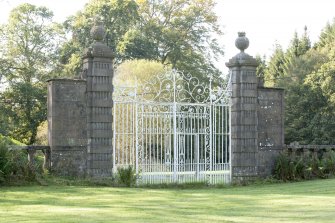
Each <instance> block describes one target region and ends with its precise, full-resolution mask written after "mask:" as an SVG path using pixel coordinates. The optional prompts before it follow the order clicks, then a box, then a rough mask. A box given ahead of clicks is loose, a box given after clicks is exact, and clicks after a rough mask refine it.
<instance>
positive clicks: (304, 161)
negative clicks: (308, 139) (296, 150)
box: [274, 151, 335, 181]
mask: <svg viewBox="0 0 335 223" xmlns="http://www.w3.org/2000/svg"><path fill="white" fill-rule="evenodd" d="M334 175H335V152H334V151H330V152H327V153H324V154H323V156H322V158H321V160H320V159H319V157H318V156H317V155H316V154H310V153H305V154H304V155H301V156H296V155H291V154H288V153H282V154H280V155H279V156H278V158H277V160H276V163H275V169H274V176H275V178H276V179H279V180H283V181H292V180H301V179H306V180H307V179H312V178H327V177H330V176H334Z"/></svg>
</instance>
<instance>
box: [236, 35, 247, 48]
mask: <svg viewBox="0 0 335 223" xmlns="http://www.w3.org/2000/svg"><path fill="white" fill-rule="evenodd" d="M235 46H236V47H237V48H238V49H239V50H241V51H242V52H244V50H245V49H247V48H248V46H249V39H248V38H247V37H246V36H245V32H239V33H238V37H237V39H236V40H235Z"/></svg>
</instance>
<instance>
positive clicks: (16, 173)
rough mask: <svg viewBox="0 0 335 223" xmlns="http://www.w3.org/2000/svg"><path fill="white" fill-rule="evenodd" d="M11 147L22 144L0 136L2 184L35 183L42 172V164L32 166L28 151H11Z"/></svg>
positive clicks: (0, 174)
mask: <svg viewBox="0 0 335 223" xmlns="http://www.w3.org/2000/svg"><path fill="white" fill-rule="evenodd" d="M10 145H22V144H21V143H19V142H17V141H15V140H12V139H11V138H9V137H4V136H1V135H0V184H5V183H7V184H8V183H12V182H21V181H34V180H35V179H36V174H38V173H40V172H41V164H39V163H37V164H36V165H32V164H31V163H29V162H28V159H27V152H26V151H24V150H9V146H10Z"/></svg>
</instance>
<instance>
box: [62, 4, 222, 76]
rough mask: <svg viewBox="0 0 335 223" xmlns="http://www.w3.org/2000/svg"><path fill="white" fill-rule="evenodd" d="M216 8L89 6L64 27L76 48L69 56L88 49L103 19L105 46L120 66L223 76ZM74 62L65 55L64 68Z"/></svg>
mask: <svg viewBox="0 0 335 223" xmlns="http://www.w3.org/2000/svg"><path fill="white" fill-rule="evenodd" d="M214 6H215V3H214V1H213V0H206V1H204V0H175V1H171V0H96V1H90V2H89V3H88V4H87V5H86V6H85V8H84V10H83V11H82V12H80V13H78V14H77V15H76V16H73V17H71V18H69V20H68V21H67V22H66V23H65V25H66V27H67V29H68V31H69V32H72V33H73V38H72V39H71V40H70V44H69V45H71V46H75V44H72V43H74V42H76V43H77V44H78V46H77V48H76V49H73V50H72V51H71V52H73V53H79V52H80V51H81V49H83V48H85V47H87V46H88V44H89V43H90V41H89V40H88V39H87V37H88V36H89V35H88V33H89V30H90V28H91V27H92V21H91V18H93V17H94V16H99V17H101V18H102V20H103V21H104V24H105V26H106V28H107V36H106V41H107V44H108V45H109V46H110V47H111V48H112V49H113V50H114V52H115V54H116V62H117V63H121V62H122V61H124V60H129V59H148V60H156V61H160V62H161V63H162V64H164V65H171V66H172V67H173V68H177V69H179V70H182V71H185V72H191V73H194V75H199V76H201V75H205V74H206V73H209V72H210V73H213V74H219V71H218V69H216V68H215V66H214V63H213V61H214V60H215V58H216V57H217V56H219V55H222V54H223V51H222V47H221V45H220V44H219V42H218V40H217V39H216V38H215V36H220V35H222V32H221V30H220V28H219V25H218V18H217V16H216V15H215V13H214ZM67 46H68V45H67ZM71 57H72V55H71V56H70V55H65V54H64V56H63V62H64V64H70V63H71V61H70V58H71ZM75 66H77V65H75V64H73V65H72V67H75ZM77 67H78V66H77Z"/></svg>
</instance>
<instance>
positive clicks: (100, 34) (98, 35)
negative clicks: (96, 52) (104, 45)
mask: <svg viewBox="0 0 335 223" xmlns="http://www.w3.org/2000/svg"><path fill="white" fill-rule="evenodd" d="M90 33H91V37H92V38H93V39H94V40H95V41H97V42H101V41H102V40H103V39H104V37H105V28H104V26H103V25H102V22H101V20H100V19H99V18H98V17H96V18H95V19H94V25H93V27H92V29H91V32H90Z"/></svg>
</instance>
